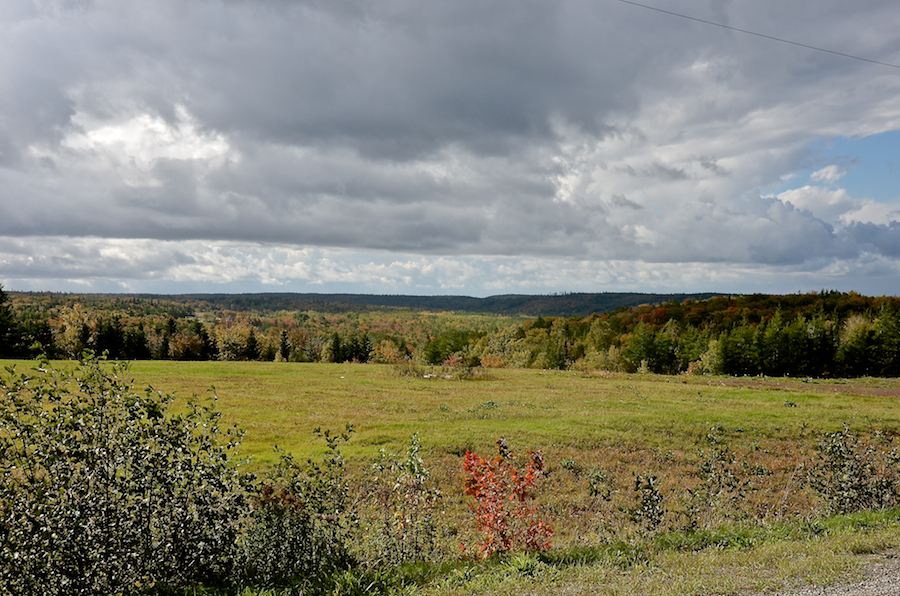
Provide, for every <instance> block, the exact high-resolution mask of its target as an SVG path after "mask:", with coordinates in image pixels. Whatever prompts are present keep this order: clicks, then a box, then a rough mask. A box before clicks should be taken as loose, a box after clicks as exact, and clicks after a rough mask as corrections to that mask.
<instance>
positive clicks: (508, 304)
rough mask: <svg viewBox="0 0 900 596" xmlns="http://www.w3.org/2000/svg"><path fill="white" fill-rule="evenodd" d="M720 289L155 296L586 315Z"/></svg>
mask: <svg viewBox="0 0 900 596" xmlns="http://www.w3.org/2000/svg"><path fill="white" fill-rule="evenodd" d="M722 295H723V294H721V293H714V292H707V293H698V294H640V293H631V292H602V293H571V294H551V295H537V296H535V295H524V294H522V295H519V294H507V295H501V296H489V297H487V298H473V297H471V296H402V295H371V294H293V293H282V294H278V293H263V294H180V295H174V296H154V297H155V298H161V299H166V300H172V301H174V302H185V301H198V302H206V303H208V304H209V305H210V306H211V307H213V308H217V309H224V310H237V311H242V310H259V311H277V310H287V311H296V310H320V311H325V312H344V311H352V310H359V309H360V308H361V307H362V308H378V307H393V308H409V309H414V310H429V311H454V312H471V313H489V314H502V315H530V316H557V317H559V316H587V315H589V314H591V313H595V312H597V313H603V312H610V311H614V310H616V309H617V308H620V307H630V306H638V305H641V304H660V303H665V302H672V301H676V302H681V301H683V300H686V299H688V298H693V299H695V300H704V299H706V298H712V297H714V296H722Z"/></svg>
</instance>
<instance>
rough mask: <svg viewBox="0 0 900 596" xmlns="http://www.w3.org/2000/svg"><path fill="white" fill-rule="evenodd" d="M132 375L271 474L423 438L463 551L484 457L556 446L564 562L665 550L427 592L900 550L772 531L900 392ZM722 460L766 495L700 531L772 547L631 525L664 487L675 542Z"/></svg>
mask: <svg viewBox="0 0 900 596" xmlns="http://www.w3.org/2000/svg"><path fill="white" fill-rule="evenodd" d="M29 366H33V363H28V362H20V363H17V367H19V368H25V367H29ZM63 366H64V365H63ZM130 372H131V374H132V376H133V377H134V381H135V388H136V389H138V390H141V389H143V388H144V387H146V386H152V387H153V388H154V389H156V390H160V391H163V392H166V393H170V392H174V393H175V395H176V396H177V399H176V407H181V405H182V404H183V403H184V401H185V400H186V399H187V398H189V397H190V396H191V395H194V394H197V395H199V396H200V397H201V398H202V399H206V396H207V395H208V391H209V390H210V388H212V387H214V388H215V393H216V395H217V396H218V402H217V404H216V408H217V409H218V410H219V411H220V412H222V416H223V420H224V422H225V423H226V424H236V425H237V426H239V427H240V428H242V429H244V430H245V431H246V436H245V438H244V441H243V444H242V448H241V453H242V455H245V456H251V457H252V462H253V463H252V464H251V466H253V467H254V468H257V469H258V468H261V467H265V466H266V465H267V464H268V463H269V462H271V461H273V460H274V458H275V452H274V446H275V445H278V446H279V447H282V448H284V449H286V450H288V451H289V452H292V453H293V454H294V455H296V456H298V457H299V458H301V459H302V458H305V457H307V456H314V455H316V454H317V453H321V451H322V450H323V448H324V446H323V444H322V442H321V441H320V440H317V439H316V438H315V437H314V436H313V433H312V429H313V428H316V427H322V428H328V429H332V430H341V429H342V428H343V427H344V425H345V424H346V423H348V422H349V423H352V424H354V426H355V428H356V433H355V435H354V437H353V439H352V441H351V442H350V443H349V444H348V445H347V446H345V447H343V451H344V453H345V455H347V457H348V459H349V460H350V465H351V469H352V470H353V471H354V473H355V474H356V475H357V479H363V480H359V482H360V486H364V477H365V475H366V472H365V470H366V468H367V467H368V465H369V464H370V463H371V462H372V461H373V459H374V458H375V457H376V455H377V452H378V450H379V449H382V448H383V449H386V450H387V451H390V452H395V453H400V452H403V450H404V449H405V447H406V445H407V444H408V442H409V439H410V437H411V435H412V434H413V433H419V436H420V439H421V441H422V444H423V456H424V458H425V460H426V463H428V464H429V466H430V467H431V469H432V474H433V477H434V478H435V480H436V482H437V483H438V484H439V486H440V488H441V490H442V491H443V493H444V495H445V499H444V504H443V507H444V510H443V514H444V515H443V521H444V522H445V523H446V525H447V526H448V527H452V528H454V532H458V534H457V535H456V536H454V537H453V538H448V539H447V541H448V542H450V541H460V540H465V539H466V538H467V536H468V534H467V532H471V522H470V521H468V520H467V519H466V516H467V510H466V507H465V503H466V498H465V496H464V495H463V493H462V481H461V476H462V470H461V468H462V457H461V456H462V455H463V454H464V453H465V451H466V449H471V450H474V451H476V452H478V453H480V454H482V455H490V454H491V453H492V451H493V447H494V440H495V439H497V438H498V437H501V436H502V437H505V438H506V439H507V440H508V442H509V444H510V445H511V446H512V447H513V449H515V450H516V451H518V452H520V453H521V452H524V451H526V450H528V449H541V450H543V451H544V453H545V455H546V460H547V464H548V468H547V472H548V474H547V476H546V477H545V478H544V479H543V481H542V485H541V486H540V488H539V493H540V497H539V499H538V502H539V504H540V506H541V510H542V511H543V514H544V515H545V516H546V518H547V519H548V521H549V522H550V523H551V525H553V527H554V528H555V529H556V531H557V536H556V537H555V539H554V544H555V546H554V550H558V551H560V552H577V551H578V549H579V548H582V547H584V548H588V549H591V548H594V549H596V545H603V544H607V543H608V541H609V540H610V538H611V537H615V538H616V539H617V540H624V541H626V542H627V543H629V544H637V545H645V547H646V548H647V549H648V550H647V555H646V557H645V558H644V559H642V560H641V561H639V562H638V563H637V564H632V565H627V566H624V567H623V566H621V565H616V564H610V562H609V560H608V559H604V558H603V557H600V558H596V557H595V558H590V557H589V560H587V561H586V562H584V563H583V564H575V565H555V564H550V565H544V567H540V566H539V568H538V572H539V576H538V577H537V578H535V577H531V576H529V575H527V574H526V575H523V574H522V573H519V572H518V571H513V572H511V571H510V570H509V568H508V567H504V566H503V564H492V565H487V566H479V567H477V568H473V569H474V571H471V570H470V571H466V572H465V573H456V574H453V573H451V574H446V573H445V574H439V575H438V577H437V578H436V579H434V580H433V581H431V582H430V583H429V582H426V583H423V584H422V585H421V586H419V587H418V588H416V589H415V590H414V591H421V592H423V593H433V594H442V593H448V594H454V593H458V594H463V593H534V594H557V593H560V594H566V593H568V594H643V593H654V594H671V595H683V594H713V593H717V594H736V593H739V592H741V591H743V592H749V591H752V590H769V589H773V588H775V587H783V586H786V585H792V584H800V583H816V584H824V583H831V582H834V581H837V580H839V579H847V578H849V577H852V576H853V574H854V573H858V569H859V558H858V554H859V553H867V552H880V551H882V550H885V549H891V548H898V547H900V538H898V536H900V532H898V529H900V521H898V518H897V516H894V517H891V518H889V519H886V520H884V521H882V522H880V525H877V526H875V527H869V526H866V525H865V524H863V525H859V524H857V525H854V524H849V525H847V526H844V527H838V526H835V527H828V528H826V531H823V532H820V533H815V534H810V535H800V536H796V535H791V534H790V533H788V534H787V535H784V536H782V535H780V534H778V532H774V531H771V530H769V529H764V530H759V528H771V527H772V524H777V523H781V522H784V523H789V524H790V523H793V524H800V523H802V522H803V521H804V520H807V519H813V518H815V517H816V516H817V515H819V514H821V513H822V509H821V506H822V503H821V501H819V500H818V499H817V497H816V495H815V494H814V491H812V490H811V489H810V487H809V486H808V483H806V482H805V474H806V469H807V468H808V465H809V463H810V462H811V461H813V459H814V457H815V445H816V441H817V440H818V437H819V436H821V434H822V433H825V432H830V431H835V430H839V429H841V428H842V427H844V426H845V425H846V426H849V427H850V428H851V430H854V431H858V432H861V433H868V432H871V431H873V430H880V431H883V432H885V433H886V434H887V435H889V436H892V435H894V434H897V433H898V432H900V402H898V398H897V395H900V381H898V380H895V379H862V380H850V381H844V380H828V381H825V380H817V381H809V380H807V381H806V382H804V381H798V380H791V379H777V380H771V379H763V380H761V379H756V378H746V379H732V378H711V377H694V376H671V377H665V376H655V375H628V374H606V373H602V374H601V373H595V374H592V375H586V374H583V373H580V372H578V373H576V372H572V371H539V370H506V369H498V370H491V371H488V374H487V375H486V378H481V379H477V380H466V381H460V380H454V379H447V378H444V376H443V374H442V373H443V371H442V370H441V369H440V368H435V369H434V370H433V371H431V372H433V374H434V376H433V378H403V377H399V376H397V375H396V374H395V371H394V369H393V368H392V367H391V366H379V365H360V364H300V363H258V362H159V361H154V362H134V363H132V364H131V368H130ZM426 372H428V371H426ZM714 445H715V446H718V447H722V446H727V447H728V448H729V449H730V451H731V452H732V453H733V454H734V455H735V464H734V465H736V466H737V465H739V464H746V466H748V467H747V468H745V469H750V468H751V467H753V466H758V467H759V469H762V470H764V471H765V474H761V475H759V476H755V475H754V476H749V477H748V478H749V480H750V482H751V483H752V487H751V488H752V490H751V491H748V492H747V494H745V495H744V496H743V497H742V501H741V503H739V506H738V507H737V508H736V510H735V511H732V512H727V511H725V512H721V513H722V514H721V515H718V514H715V515H714V514H713V513H716V512H712V513H710V512H707V513H706V514H705V517H704V515H701V516H700V517H699V520H698V521H700V523H701V525H702V526H703V527H704V528H705V529H707V530H709V531H715V530H716V527H718V525H722V524H724V525H728V524H731V527H732V528H734V527H738V528H740V527H746V528H749V529H748V530H747V531H748V532H751V533H752V532H762V533H761V534H754V536H757V538H754V539H752V540H749V541H742V540H737V539H736V540H731V541H729V540H724V541H719V542H716V541H715V540H713V541H712V542H709V543H708V544H705V545H701V546H699V547H697V548H696V549H693V548H691V547H690V546H687V547H685V546H684V545H682V546H679V547H666V546H660V545H661V544H664V541H660V540H661V538H660V536H659V534H657V538H656V540H657V542H653V540H651V539H650V538H648V537H647V534H645V533H642V530H641V529H640V528H636V527H635V526H634V524H630V523H629V522H627V521H626V519H625V518H626V517H627V516H626V515H624V514H623V510H626V509H627V508H628V507H629V506H631V505H633V501H634V498H635V494H634V491H633V490H632V489H631V487H632V486H633V474H653V475H657V476H658V477H659V478H660V480H661V490H662V492H663V493H664V495H665V497H666V502H665V505H666V507H667V509H668V510H669V513H668V514H667V518H666V521H665V524H664V527H666V528H670V527H671V528H677V527H678V525H679V524H680V523H682V520H681V518H680V516H681V515H682V514H684V513H685V505H684V502H683V501H684V499H685V498H686V496H687V495H688V494H689V493H688V492H687V491H688V490H689V489H691V488H695V487H696V486H697V484H698V483H699V482H700V474H699V473H698V463H699V461H700V460H701V459H702V457H704V455H703V454H704V453H709V452H710V450H711V449H712V447H713V446H714ZM804 466H806V467H804ZM592 470H602V471H603V472H605V473H606V474H607V476H608V478H609V489H610V491H611V494H610V500H609V501H605V500H603V499H601V498H598V497H596V496H591V495H590V494H589V477H590V472H591V471H592ZM729 531H733V530H729ZM801 534H802V533H801ZM759 536H762V538H759ZM695 551H696V552H695ZM526 567H527V565H526Z"/></svg>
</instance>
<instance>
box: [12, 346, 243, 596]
mask: <svg viewBox="0 0 900 596" xmlns="http://www.w3.org/2000/svg"><path fill="white" fill-rule="evenodd" d="M126 373H127V366H126V365H125V364H116V365H113V366H111V367H108V366H106V364H105V363H104V362H102V361H101V360H99V359H97V358H95V357H94V356H93V355H92V354H90V353H85V356H84V358H83V359H82V360H81V361H80V362H79V364H78V366H77V368H75V370H74V371H73V372H65V371H60V370H54V369H52V368H50V367H49V365H48V364H47V363H46V362H43V363H42V364H41V365H40V367H39V368H37V369H36V370H33V371H30V372H27V373H17V372H16V371H15V369H14V368H8V369H6V374H5V375H0V585H3V586H4V587H5V589H6V590H8V591H9V592H11V593H15V594H65V595H72V594H111V593H119V592H122V591H130V590H134V589H136V588H137V587H138V586H147V585H153V584H165V585H168V586H171V587H175V588H177V587H185V586H189V585H196V584H205V585H216V584H221V583H224V582H226V580H227V578H228V576H229V574H230V572H231V570H232V566H233V558H234V549H233V545H234V543H235V540H236V538H237V535H238V527H239V524H240V521H241V517H242V512H243V511H244V506H245V494H246V492H245V488H246V487H247V477H246V476H244V475H242V474H241V473H240V472H239V471H237V470H236V468H235V467H234V466H233V465H232V464H231V463H230V461H229V456H230V454H231V453H233V449H234V448H235V447H236V446H237V445H238V443H239V441H240V434H238V433H237V432H236V431H234V430H233V429H232V430H227V431H222V430H221V429H220V428H219V423H218V422H219V415H218V414H217V413H215V412H214V411H213V410H212V409H211V408H209V407H205V406H202V405H200V404H199V403H197V402H196V401H194V402H191V403H190V404H189V407H188V412H187V413H186V414H177V415H176V414H171V413H169V412H168V407H169V405H170V403H171V401H172V397H171V396H169V395H162V394H159V393H154V392H153V391H152V390H150V389H148V390H147V391H146V392H145V393H144V394H139V393H136V392H135V391H134V390H133V387H132V384H131V381H130V380H128V379H127V377H126Z"/></svg>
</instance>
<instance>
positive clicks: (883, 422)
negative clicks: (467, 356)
mask: <svg viewBox="0 0 900 596" xmlns="http://www.w3.org/2000/svg"><path fill="white" fill-rule="evenodd" d="M20 366H28V364H27V363H22V364H20ZM130 370H131V373H132V376H133V377H134V379H135V386H136V388H138V389H141V388H143V387H145V386H148V385H150V386H152V387H153V388H154V389H156V390H160V391H164V392H174V393H175V394H176V396H178V397H179V398H182V399H184V398H187V397H189V396H191V395H192V394H197V395H199V396H201V397H206V396H208V395H209V390H210V389H211V388H215V393H216V395H217V396H218V403H217V409H219V410H220V411H221V412H222V414H223V418H224V419H225V421H226V422H228V423H234V424H237V425H238V426H240V427H241V428H243V429H244V430H246V432H247V434H246V438H245V440H244V449H243V450H244V452H245V453H248V454H252V455H253V456H254V459H260V460H262V461H265V460H267V459H271V453H272V448H273V445H275V444H278V445H279V446H281V447H283V448H286V449H288V450H289V451H292V452H294V453H295V454H297V455H305V454H307V453H312V452H315V451H316V450H318V449H319V447H320V445H319V444H318V443H317V441H316V439H315V438H314V437H313V436H312V434H311V430H312V429H313V428H315V427H323V428H331V429H339V428H342V427H343V425H344V424H345V423H347V422H350V423H353V424H354V425H355V427H356V430H357V433H356V435H355V438H354V440H353V442H352V443H351V445H350V446H348V448H347V453H348V454H349V455H350V456H351V457H353V456H363V457H365V456H367V455H370V454H372V453H374V452H375V451H376V450H377V448H379V447H386V448H388V449H394V450H397V449H402V447H403V446H405V444H406V443H407V442H408V440H409V437H410V435H412V434H413V433H415V432H418V433H419V434H420V437H421V440H422V442H423V443H424V444H425V446H426V447H428V448H430V449H432V450H435V451H437V452H441V451H443V452H458V451H459V450H460V449H463V450H464V449H465V448H467V447H471V448H474V449H478V450H485V449H488V450H489V449H491V448H492V445H493V440H494V439H496V438H497V437H499V436H504V437H506V438H507V440H508V441H509V442H510V443H511V444H512V445H513V446H514V447H518V448H521V449H525V448H529V449H534V448H540V449H545V450H547V449H552V450H554V451H556V450H560V451H567V450H571V451H573V452H590V451H592V450H594V449H598V448H603V447H610V446H618V447H628V448H632V449H651V450H656V451H660V452H663V453H664V452H667V451H674V450H683V449H689V450H693V449H694V447H695V446H696V443H697V440H698V438H700V437H702V436H704V435H706V434H707V433H708V432H710V430H711V429H713V428H715V429H716V430H717V432H719V433H720V434H723V435H725V436H727V437H731V438H732V439H735V440H738V441H740V442H747V443H750V442H753V441H756V442H758V443H760V444H774V443H776V442H779V441H784V440H789V441H793V440H796V439H797V437H801V436H806V435H809V434H810V433H815V432H825V431H833V430H837V429H840V428H841V427H842V426H843V425H849V426H850V427H851V428H852V429H855V430H858V431H868V430H871V429H872V428H879V429H900V402H898V401H897V399H895V398H893V397H885V396H877V395H869V394H866V389H868V388H870V387H873V386H878V387H880V388H888V389H896V390H898V391H900V382H898V381H897V380H885V379H879V380H877V381H876V380H866V381H854V382H853V383H854V384H853V387H855V388H859V391H855V392H854V391H851V392H850V393H833V392H829V391H827V389H828V388H829V387H831V386H833V387H835V388H841V389H844V388H845V385H846V382H844V381H831V382H828V381H819V382H816V383H812V384H811V383H797V382H790V381H788V380H785V381H784V384H783V385H782V386H778V387H754V386H753V382H754V380H753V379H748V380H747V383H746V384H743V385H742V384H735V381H734V380H731V379H719V378H708V377H689V376H677V377H664V376H655V375H644V376H642V375H626V374H615V375H603V376H600V375H593V376H587V375H584V374H581V373H574V372H571V371H539V370H504V369H498V370H491V371H490V373H489V378H488V379H479V380H474V381H459V380H452V379H445V378H443V377H442V376H441V374H440V373H441V369H440V368H436V369H435V370H434V371H433V372H434V374H435V375H437V377H436V378H428V379H423V378H400V377H397V376H396V375H395V374H394V373H393V369H392V368H391V367H390V366H379V365H360V364H305V363H259V362H159V361H154V362H134V363H131V369H130ZM823 387H824V388H825V389H826V391H821V389H822V388H823Z"/></svg>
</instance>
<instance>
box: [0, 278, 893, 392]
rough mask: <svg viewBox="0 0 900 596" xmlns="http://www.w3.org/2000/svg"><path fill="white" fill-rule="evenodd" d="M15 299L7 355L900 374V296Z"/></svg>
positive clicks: (9, 304) (4, 318) (0, 303)
mask: <svg viewBox="0 0 900 596" xmlns="http://www.w3.org/2000/svg"><path fill="white" fill-rule="evenodd" d="M15 298H16V300H15V301H12V300H10V297H9V295H7V294H6V293H5V292H4V291H3V288H2V287H0V357H5V358H33V357H36V356H39V355H43V356H47V357H50V358H77V357H79V356H80V355H81V353H82V352H83V351H84V350H85V349H90V350H93V351H94V352H95V353H98V354H101V353H106V354H107V356H108V357H109V358H112V359H122V360H147V359H172V360H263V361H274V360H278V361H291V362H348V361H355V362H361V363H365V362H376V363H399V362H404V361H407V362H409V361H411V362H415V363H418V364H424V365H454V366H465V367H474V366H484V367H515V368H550V369H565V368H575V369H584V370H596V369H603V370H610V371H624V372H636V371H644V372H652V373H662V374H677V373H683V372H689V373H708V374H727V375H768V376H803V377H833V376H840V377H855V376H864V375H871V376H900V299H898V298H892V297H880V298H873V297H866V296H861V295H859V294H856V293H853V292H850V293H843V292H836V291H827V292H826V291H822V292H818V293H807V294H793V295H787V296H773V295H764V294H753V295H748V296H716V297H712V298H707V299H703V300H698V299H692V298H688V299H683V300H670V301H669V302H664V303H658V304H643V305H639V306H627V307H619V308H617V309H616V310H613V311H611V312H607V313H595V314H592V315H589V316H586V317H582V316H571V317H560V316H557V317H553V316H547V317H542V316H538V317H536V318H528V319H526V318H524V317H507V316H498V315H475V314H471V313H433V312H423V311H415V310H410V309H399V308H383V309H369V310H366V311H363V312H338V313H326V312H316V311H275V312H262V313H261V312H259V311H254V310H244V311H240V310H224V309H215V308H211V307H210V305H209V304H203V303H201V304H199V305H194V308H189V307H188V306H187V305H186V304H185V303H179V302H175V301H169V300H166V299H163V298H159V297H137V296H132V297H99V296H96V295H93V296H86V297H82V296H69V295H19V294H17V295H16V296H15ZM201 308H202V310H201Z"/></svg>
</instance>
